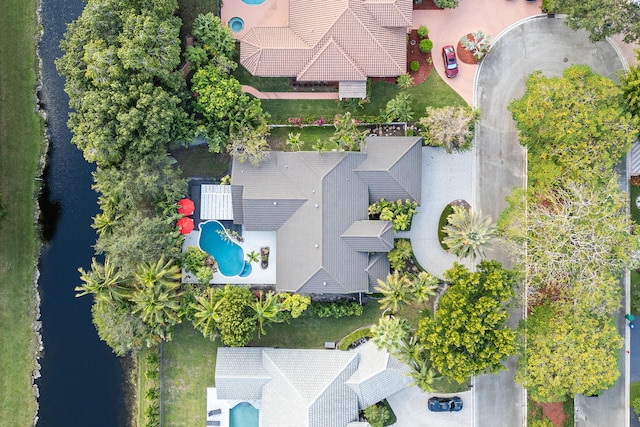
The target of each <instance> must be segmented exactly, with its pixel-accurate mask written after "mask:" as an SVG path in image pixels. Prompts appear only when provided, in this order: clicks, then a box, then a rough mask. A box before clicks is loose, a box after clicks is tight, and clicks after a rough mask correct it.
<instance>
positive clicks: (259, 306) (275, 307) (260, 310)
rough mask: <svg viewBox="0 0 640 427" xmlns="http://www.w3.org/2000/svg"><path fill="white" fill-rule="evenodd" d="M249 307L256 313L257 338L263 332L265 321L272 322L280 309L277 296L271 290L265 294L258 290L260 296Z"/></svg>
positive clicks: (263, 333)
mask: <svg viewBox="0 0 640 427" xmlns="http://www.w3.org/2000/svg"><path fill="white" fill-rule="evenodd" d="M251 309H252V310H253V311H254V312H255V313H256V314H255V319H256V320H257V321H258V338H259V337H260V334H261V333H262V335H266V333H265V332H264V324H265V322H273V321H275V319H276V316H277V315H278V312H279V311H280V307H279V304H278V296H277V295H276V294H275V292H273V291H269V292H267V294H266V296H265V295H264V294H263V293H262V291H260V297H259V298H258V300H257V301H256V302H254V303H253V305H252V306H251Z"/></svg>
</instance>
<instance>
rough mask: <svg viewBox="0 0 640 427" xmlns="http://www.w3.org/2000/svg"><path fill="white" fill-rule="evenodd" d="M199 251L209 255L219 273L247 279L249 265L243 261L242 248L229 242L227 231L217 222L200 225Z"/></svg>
mask: <svg viewBox="0 0 640 427" xmlns="http://www.w3.org/2000/svg"><path fill="white" fill-rule="evenodd" d="M198 244H199V245H200V249H202V250H203V251H205V252H206V253H208V254H209V255H211V256H212V257H213V258H214V259H215V260H216V262H217V263H218V269H219V270H220V273H222V274H224V275H225V276H227V277H233V276H240V277H247V276H248V275H249V274H251V264H249V263H248V262H247V261H245V259H244V251H243V250H242V247H240V245H238V244H237V243H236V242H234V241H233V240H231V237H229V235H228V234H227V230H225V228H224V227H223V226H222V224H220V223H219V222H218V221H207V222H205V223H203V224H200V239H199V241H198Z"/></svg>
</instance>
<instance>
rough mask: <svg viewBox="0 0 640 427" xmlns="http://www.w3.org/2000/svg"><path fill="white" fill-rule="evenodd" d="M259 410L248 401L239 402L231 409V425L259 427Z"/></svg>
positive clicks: (236, 426)
mask: <svg viewBox="0 0 640 427" xmlns="http://www.w3.org/2000/svg"><path fill="white" fill-rule="evenodd" d="M259 415H260V411H258V410H257V409H256V408H255V407H254V406H253V405H251V404H250V403H248V402H242V403H238V404H237V405H236V406H234V407H233V408H231V409H230V410H229V427H258V425H259V421H258V420H259Z"/></svg>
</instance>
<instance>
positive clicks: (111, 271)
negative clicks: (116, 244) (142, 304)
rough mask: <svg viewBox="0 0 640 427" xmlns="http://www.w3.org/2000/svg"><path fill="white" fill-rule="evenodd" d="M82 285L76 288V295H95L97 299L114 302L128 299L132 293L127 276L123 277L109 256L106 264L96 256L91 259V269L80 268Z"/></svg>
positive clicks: (105, 261)
mask: <svg viewBox="0 0 640 427" xmlns="http://www.w3.org/2000/svg"><path fill="white" fill-rule="evenodd" d="M78 271H79V272H80V280H82V286H77V287H76V288H75V290H76V292H78V293H77V294H76V297H81V296H84V295H89V294H91V295H93V297H94V299H95V300H96V301H104V302H113V303H114V304H118V303H122V302H124V301H126V300H127V299H128V297H129V295H130V293H131V289H130V288H129V287H128V285H127V278H126V277H123V276H122V274H121V272H120V271H118V270H117V269H116V268H115V267H114V266H113V264H111V263H110V262H109V258H108V257H107V258H105V260H104V264H100V263H99V262H98V261H96V259H95V258H92V259H91V269H90V270H89V271H85V270H84V269H83V268H82V267H80V268H78Z"/></svg>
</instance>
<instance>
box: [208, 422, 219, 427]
mask: <svg viewBox="0 0 640 427" xmlns="http://www.w3.org/2000/svg"><path fill="white" fill-rule="evenodd" d="M219 425H220V421H207V426H219Z"/></svg>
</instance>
